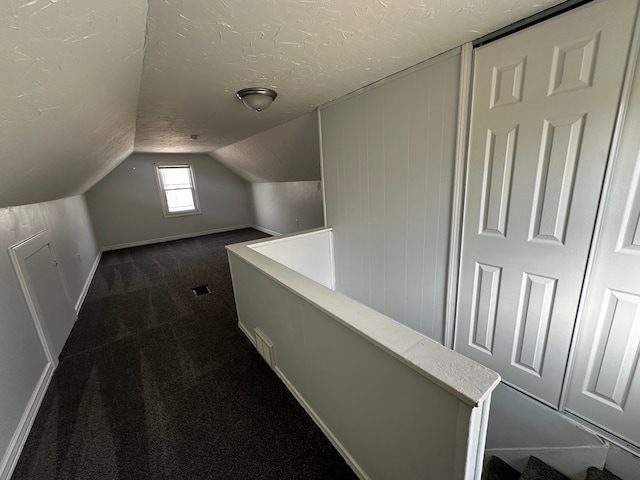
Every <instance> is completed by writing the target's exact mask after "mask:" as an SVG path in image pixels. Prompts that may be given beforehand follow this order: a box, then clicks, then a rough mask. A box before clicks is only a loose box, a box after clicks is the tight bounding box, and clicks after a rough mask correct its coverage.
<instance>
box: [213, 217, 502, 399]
mask: <svg viewBox="0 0 640 480" xmlns="http://www.w3.org/2000/svg"><path fill="white" fill-rule="evenodd" d="M323 230H330V229H316V230H309V231H307V232H305V234H313V233H315V232H317V231H323ZM290 236H291V237H295V236H296V235H295V234H292V235H290ZM286 238H287V236H284V237H283V238H282V239H264V240H253V241H249V242H244V243H237V244H234V245H227V247H226V248H227V252H229V253H230V254H233V255H235V256H236V257H237V258H238V259H239V260H241V261H243V262H245V263H247V264H249V265H251V266H252V267H253V268H255V269H257V270H259V271H260V272H261V273H262V274H264V275H266V276H267V277H269V278H271V279H272V280H274V281H275V282H276V283H278V284H280V285H282V286H283V287H284V288H286V289H287V290H289V291H290V292H292V293H293V294H294V295H297V296H299V297H301V298H303V299H304V301H305V302H307V303H309V304H311V305H314V306H315V307H316V308H317V309H318V310H320V311H322V312H324V313H325V314H326V315H328V316H329V317H331V318H333V319H335V320H336V321H337V322H338V323H340V324H342V325H344V326H345V327H347V328H348V329H350V330H351V331H353V332H355V333H356V334H357V335H360V336H361V337H363V338H366V339H367V340H368V341H369V342H371V343H372V344H374V345H376V346H378V347H379V348H380V349H381V350H384V351H385V352H387V353H388V354H389V355H391V356H392V357H394V358H396V359H398V360H399V361H400V362H402V363H404V364H405V365H407V366H408V367H410V368H411V369H413V370H414V371H416V372H417V373H418V374H420V375H422V376H423V377H425V378H427V379H429V380H430V381H431V382H433V383H434V384H436V385H438V386H439V387H440V388H442V389H443V390H445V391H447V392H449V393H450V394H451V395H453V396H454V397H456V398H458V399H459V400H461V401H462V402H464V403H466V404H468V405H470V406H472V407H475V406H477V405H479V404H480V403H481V402H483V401H484V400H485V399H486V398H487V397H489V396H490V395H491V392H492V391H493V390H494V389H495V388H496V386H497V385H498V384H499V383H500V376H499V375H498V374H497V373H496V372H494V371H492V370H490V369H488V368H487V367H484V366H482V365H480V364H479V363H477V362H475V361H473V360H471V359H469V358H467V357H465V356H463V355H460V354H459V353H457V352H454V351H453V350H451V349H448V348H446V347H444V346H442V345H441V344H440V343H438V342H436V341H435V340H431V339H430V338H428V337H425V336H424V335H422V334H421V333H419V332H417V331H415V330H412V329H410V328H409V327H407V326H405V325H403V324H401V323H399V322H397V321H395V320H393V319H391V318H389V317H387V316H386V315H383V314H382V313H379V312H376V311H375V310H373V309H371V308H369V307H367V306H365V305H362V304H360V303H358V302H356V301H355V300H353V299H351V298H349V297H346V296H344V295H341V294H340V293H338V292H335V291H333V290H331V289H329V288H328V287H325V286H324V285H321V284H319V283H318V282H316V281H314V280H311V279H310V278H308V277H306V276H304V275H302V274H300V273H298V272H296V271H294V270H292V269H290V268H288V267H286V266H285V265H283V264H281V263H279V262H276V261H275V260H273V259H271V258H269V257H267V256H266V255H263V254H262V253H260V252H259V251H257V250H254V248H255V247H256V246H257V245H259V244H261V243H265V244H268V243H269V242H280V241H282V240H283V239H286ZM252 247H253V248H252ZM230 259H231V257H230ZM232 270H233V268H232ZM240 314H241V312H240V311H238V315H240ZM365 319H366V320H365ZM398 339H402V341H401V342H398ZM445 365H446V367H444V366H445Z"/></svg>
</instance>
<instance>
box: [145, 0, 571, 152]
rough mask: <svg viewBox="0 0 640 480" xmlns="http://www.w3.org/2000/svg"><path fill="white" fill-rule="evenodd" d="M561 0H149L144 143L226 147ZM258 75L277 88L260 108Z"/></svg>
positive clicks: (181, 148)
mask: <svg viewBox="0 0 640 480" xmlns="http://www.w3.org/2000/svg"><path fill="white" fill-rule="evenodd" d="M557 3H560V2H559V1H558V0H421V1H416V0H360V1H352V0H269V1H267V0H218V1H213V0H189V1H186V0H150V1H149V18H148V36H147V44H146V52H145V59H144V72H143V76H142V86H141V93H140V99H139V104H138V124H137V133H136V142H135V149H136V150H137V151H144V152H168V151H171V152H210V151H213V150H216V149H218V148H221V147H224V146H227V145H229V144H232V143H234V142H237V141H239V140H241V139H244V138H247V137H249V136H251V135H254V134H256V133H258V132H260V131H263V130H265V129H268V128H271V127H273V126H275V125H278V124H281V123H284V122H285V121H287V120H291V119H293V118H295V117H298V116H300V115H302V114H305V113H308V112H310V111H311V110H313V109H314V108H315V107H316V106H318V105H321V104H323V103H326V102H328V101H330V100H333V99H335V98H338V97H340V96H342V95H345V94H347V93H349V92H351V91H353V90H356V89H358V88H360V87H362V86H364V85H367V84H369V83H372V82H374V81H376V80H379V79H381V78H384V77H386V76H388V75H390V74H392V73H394V72H397V71H399V70H402V69H404V68H407V67H409V66H411V65H414V64H416V63H419V62H421V61H423V60H425V59H427V58H429V57H432V56H434V55H436V54H438V53H441V52H443V51H446V50H449V49H451V48H453V47H456V46H458V45H461V44H462V43H465V42H467V41H469V40H472V39H475V38H478V37H480V36H482V35H484V34H486V33H489V32H492V31H494V30H496V29H498V28H501V27H503V26H505V25H508V24H510V23H513V22H514V21H516V20H519V19H522V18H524V17H527V16H529V15H531V14H533V13H535V12H538V11H540V10H543V9H545V8H548V7H550V6H552V5H555V4H557ZM249 86H268V87H272V88H275V89H276V90H277V91H278V98H277V99H276V101H275V103H274V104H273V105H272V106H271V107H270V108H269V110H266V111H265V112H262V113H260V114H256V113H252V112H251V111H249V110H248V109H247V108H246V107H244V106H243V105H242V104H241V103H240V102H239V101H238V100H237V99H236V98H235V96H234V94H235V92H236V91H237V90H239V89H240V88H244V87H249ZM191 134H198V135H199V139H198V140H197V141H192V140H190V135H191Z"/></svg>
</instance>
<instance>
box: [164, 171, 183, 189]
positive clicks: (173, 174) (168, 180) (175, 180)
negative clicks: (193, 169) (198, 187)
mask: <svg viewBox="0 0 640 480" xmlns="http://www.w3.org/2000/svg"><path fill="white" fill-rule="evenodd" d="M160 172H161V173H162V183H164V188H165V189H172V188H191V175H189V167H179V168H176V167H171V168H162V169H160Z"/></svg>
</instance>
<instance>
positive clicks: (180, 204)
mask: <svg viewBox="0 0 640 480" xmlns="http://www.w3.org/2000/svg"><path fill="white" fill-rule="evenodd" d="M165 193H166V194H167V208H168V209H169V212H184V211H185V210H193V209H195V208H196V207H195V204H194V203H193V192H192V191H191V189H188V190H187V189H185V190H166V191H165Z"/></svg>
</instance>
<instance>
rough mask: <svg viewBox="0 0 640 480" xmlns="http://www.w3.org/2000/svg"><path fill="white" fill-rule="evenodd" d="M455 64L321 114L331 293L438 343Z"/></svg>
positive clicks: (451, 60)
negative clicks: (331, 238) (331, 254)
mask: <svg viewBox="0 0 640 480" xmlns="http://www.w3.org/2000/svg"><path fill="white" fill-rule="evenodd" d="M459 68H460V67H459V56H458V55H453V56H451V55H450V56H448V57H446V58H444V57H443V59H442V60H441V61H439V62H436V63H434V64H431V65H430V66H428V67H426V68H424V69H421V70H418V71H416V72H414V73H411V74H409V75H406V76H403V77H401V78H398V79H396V80H394V81H391V82H387V83H385V84H384V85H382V86H380V87H378V88H375V89H372V90H369V91H366V92H365V93H363V94H361V95H358V96H356V97H353V98H350V99H348V100H345V101H343V102H339V103H337V104H334V105H332V106H330V107H328V108H326V109H324V110H322V112H321V117H322V145H323V162H324V174H325V190H326V199H325V202H326V208H327V225H328V226H330V227H333V229H334V248H335V259H336V289H337V290H338V291H339V292H341V293H344V294H346V295H348V296H350V297H352V298H354V299H356V300H358V301H360V302H362V303H364V304H365V305H368V306H370V307H372V308H374V309H376V310H378V311H380V312H382V313H385V314H387V315H389V316H391V317H392V318H394V319H395V320H398V321H400V322H402V323H404V324H405V325H408V326H410V327H412V328H414V329H416V330H418V331H420V332H422V333H424V334H426V335H428V336H430V337H431V338H434V339H435V340H437V341H439V342H442V341H443V335H444V308H445V291H446V280H447V260H448V251H449V232H450V221H451V220H450V219H451V197H452V192H453V169H454V160H455V132H456V116H457V101H458V76H459Z"/></svg>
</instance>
